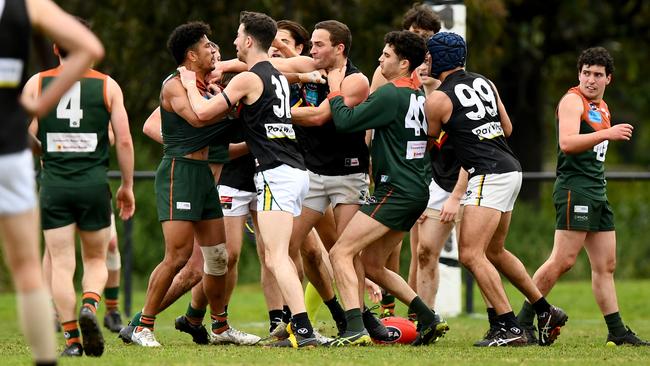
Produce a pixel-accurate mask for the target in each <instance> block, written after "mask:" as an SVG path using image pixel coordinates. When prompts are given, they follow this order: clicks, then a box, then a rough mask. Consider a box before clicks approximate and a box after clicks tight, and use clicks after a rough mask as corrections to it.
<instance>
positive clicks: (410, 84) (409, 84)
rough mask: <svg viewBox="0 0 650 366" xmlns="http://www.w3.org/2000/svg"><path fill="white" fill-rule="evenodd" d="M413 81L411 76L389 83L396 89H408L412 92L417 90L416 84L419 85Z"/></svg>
mask: <svg viewBox="0 0 650 366" xmlns="http://www.w3.org/2000/svg"><path fill="white" fill-rule="evenodd" d="M415 80H416V79H414V78H413V76H411V77H401V78H397V79H395V80H393V81H391V83H392V84H393V85H395V86H396V87H398V88H409V89H413V90H418V89H419V86H417V85H416V84H419V82H417V83H416V82H415Z"/></svg>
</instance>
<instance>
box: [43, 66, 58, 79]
mask: <svg viewBox="0 0 650 366" xmlns="http://www.w3.org/2000/svg"><path fill="white" fill-rule="evenodd" d="M59 72H61V65H59V66H57V67H55V68H53V69H49V70H45V71H41V72H40V73H39V74H40V75H41V77H43V78H46V77H50V76H57V75H59Z"/></svg>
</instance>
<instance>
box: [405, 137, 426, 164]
mask: <svg viewBox="0 0 650 366" xmlns="http://www.w3.org/2000/svg"><path fill="white" fill-rule="evenodd" d="M426 151H427V142H426V141H407V142H406V160H412V159H422V158H424V154H425V153H426Z"/></svg>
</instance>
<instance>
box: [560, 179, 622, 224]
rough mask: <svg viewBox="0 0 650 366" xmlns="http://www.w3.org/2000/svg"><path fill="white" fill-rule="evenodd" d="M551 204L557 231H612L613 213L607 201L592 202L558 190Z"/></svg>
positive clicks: (587, 198)
mask: <svg viewBox="0 0 650 366" xmlns="http://www.w3.org/2000/svg"><path fill="white" fill-rule="evenodd" d="M553 202H554V203H555V228H556V229H557V230H577V231H612V230H614V213H613V212H612V208H611V207H610V206H609V202H608V201H607V200H604V201H599V200H594V199H592V198H589V197H587V196H585V195H583V194H580V193H578V192H576V191H572V190H568V189H564V188H560V189H556V190H555V191H554V192H553Z"/></svg>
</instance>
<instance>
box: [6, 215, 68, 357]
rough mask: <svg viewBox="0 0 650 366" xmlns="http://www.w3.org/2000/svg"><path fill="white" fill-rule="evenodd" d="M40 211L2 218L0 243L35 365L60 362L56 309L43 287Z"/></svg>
mask: <svg viewBox="0 0 650 366" xmlns="http://www.w3.org/2000/svg"><path fill="white" fill-rule="evenodd" d="M39 222H40V219H39V215H38V208H34V209H31V210H29V211H27V212H24V213H20V214H15V215H6V216H0V237H1V238H2V240H0V241H1V242H2V243H3V249H4V254H5V261H6V263H7V266H8V267H9V271H10V272H11V274H12V277H13V283H14V288H15V289H16V292H17V306H18V318H19V322H20V325H21V328H22V331H23V333H24V334H25V338H26V340H27V344H29V346H30V348H31V349H32V355H33V357H34V360H35V361H39V362H54V361H55V360H56V339H55V336H54V327H52V326H51V325H50V324H54V319H53V316H52V315H53V314H52V313H53V309H52V305H51V302H50V300H49V296H48V294H47V290H46V286H45V284H44V283H43V273H42V272H41V265H40V264H41V263H40V253H39V226H40V225H39Z"/></svg>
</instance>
